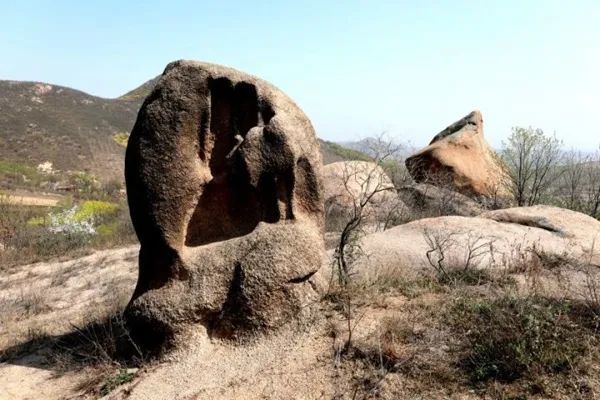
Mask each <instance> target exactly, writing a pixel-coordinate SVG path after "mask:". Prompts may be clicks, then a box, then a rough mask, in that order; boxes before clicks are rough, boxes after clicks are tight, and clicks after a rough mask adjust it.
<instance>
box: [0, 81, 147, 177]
mask: <svg viewBox="0 0 600 400" xmlns="http://www.w3.org/2000/svg"><path fill="white" fill-rule="evenodd" d="M142 101H143V97H134V98H132V99H104V98H100V97H95V96H92V95H89V94H87V93H84V92H81V91H78V90H74V89H70V88H66V87H62V86H55V85H49V84H46V83H39V82H14V81H0V159H2V160H3V161H13V162H19V163H24V164H29V165H37V164H39V163H42V162H45V161H50V162H52V163H53V164H54V167H55V168H57V169H61V170H85V171H89V172H91V173H93V174H94V175H97V176H99V177H100V178H102V179H104V180H106V179H109V178H117V177H121V176H122V172H121V170H122V168H123V157H124V154H125V151H124V150H125V149H124V147H123V146H122V145H120V144H118V143H117V141H115V139H114V138H115V135H117V134H119V133H126V132H129V131H130V130H131V128H132V126H133V123H134V122H135V118H136V115H137V112H138V109H139V108H140V105H141V103H142Z"/></svg>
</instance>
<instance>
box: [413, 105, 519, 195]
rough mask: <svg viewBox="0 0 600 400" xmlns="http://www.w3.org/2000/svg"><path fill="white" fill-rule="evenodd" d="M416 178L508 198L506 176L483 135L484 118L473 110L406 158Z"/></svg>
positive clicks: (476, 192) (458, 189)
mask: <svg viewBox="0 0 600 400" xmlns="http://www.w3.org/2000/svg"><path fill="white" fill-rule="evenodd" d="M406 167H407V168H408V171H409V172H410V174H411V176H412V177H413V179H414V180H415V181H416V182H418V183H421V182H425V183H431V184H434V185H436V186H442V187H449V188H452V189H454V190H457V191H459V192H461V193H463V194H465V195H469V196H485V197H494V198H496V197H501V198H504V197H507V196H508V191H507V189H506V175H505V174H504V172H503V170H502V168H501V167H500V164H499V162H498V161H497V160H496V158H495V156H494V153H493V151H492V150H491V149H490V147H489V145H488V144H487V143H486V141H485V139H484V137H483V119H482V117H481V113H480V112H479V111H473V112H472V113H470V114H469V115H467V116H466V117H464V118H462V119H461V120H459V121H457V122H455V123H453V124H452V125H450V126H448V127H447V128H446V129H444V130H443V131H441V132H440V133H438V134H437V135H436V136H435V137H434V138H433V140H432V141H431V143H429V146H427V147H425V148H423V149H422V150H420V151H418V152H417V153H415V154H413V155H412V156H410V157H409V158H407V159H406Z"/></svg>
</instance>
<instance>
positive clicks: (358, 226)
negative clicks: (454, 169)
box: [333, 137, 399, 349]
mask: <svg viewBox="0 0 600 400" xmlns="http://www.w3.org/2000/svg"><path fill="white" fill-rule="evenodd" d="M369 145H370V147H371V148H370V155H371V156H372V157H373V161H372V162H370V163H363V162H347V163H346V164H345V167H344V170H343V174H342V177H341V180H342V185H343V190H344V192H345V195H346V197H347V198H348V199H350V203H351V204H350V210H349V212H348V213H347V214H346V220H345V221H344V222H343V224H342V226H343V227H342V231H341V233H340V238H339V241H338V244H337V246H336V248H335V253H334V260H333V261H334V266H335V270H336V272H337V276H338V283H339V285H340V288H341V298H342V303H343V308H344V317H345V319H346V323H347V329H348V337H347V341H346V349H349V348H350V347H351V346H352V331H353V329H354V327H353V325H352V322H353V320H354V315H353V307H352V296H351V290H350V285H351V278H352V276H353V274H354V271H353V266H354V264H355V262H356V260H357V259H358V258H359V257H361V256H363V255H364V252H363V250H362V248H361V243H360V242H361V239H362V237H363V236H364V234H365V227H366V224H367V222H368V221H369V217H370V216H371V215H372V214H373V212H374V210H373V203H374V202H375V199H376V198H377V197H378V196H379V195H380V194H382V193H383V192H390V193H391V194H392V195H393V196H396V191H395V188H394V185H393V183H392V182H391V181H390V179H389V177H388V176H387V174H385V172H384V170H383V165H385V163H387V162H389V161H392V160H393V158H394V155H395V154H397V152H398V149H399V147H398V146H397V145H395V144H393V143H392V142H390V141H385V140H384V139H383V138H382V137H379V138H378V139H376V140H373V141H371V142H370V144H369Z"/></svg>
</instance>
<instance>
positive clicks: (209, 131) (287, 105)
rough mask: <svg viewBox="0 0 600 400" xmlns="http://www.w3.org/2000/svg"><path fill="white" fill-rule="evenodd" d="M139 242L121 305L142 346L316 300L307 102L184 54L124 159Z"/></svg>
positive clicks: (243, 330)
mask: <svg viewBox="0 0 600 400" xmlns="http://www.w3.org/2000/svg"><path fill="white" fill-rule="evenodd" d="M125 178H126V184H127V196H128V201H129V206H130V210H131V218H132V221H133V225H134V227H135V230H136V233H137V235H138V237H139V240H140V243H141V250H140V257H139V278H138V283H137V286H136V289H135V293H134V295H133V298H132V300H131V302H130V304H129V305H128V307H127V310H126V318H127V321H128V324H129V325H130V326H131V328H132V330H133V331H134V332H137V335H138V337H140V338H141V340H143V341H145V342H146V343H145V344H147V345H154V344H160V343H162V342H164V340H165V339H172V338H173V337H175V336H176V335H177V334H178V333H179V332H181V331H182V330H184V329H185V328H186V327H190V326H198V325H201V326H204V327H205V328H206V329H207V331H208V333H209V334H211V335H219V336H226V337H231V336H238V335H243V334H247V333H253V332H256V331H268V330H270V329H274V328H277V327H279V326H280V325H282V324H284V323H286V322H287V321H290V320H291V319H294V318H296V317H297V316H299V315H303V312H304V311H306V310H307V307H308V306H309V305H310V304H311V303H312V302H314V300H315V299H316V298H317V296H318V287H317V286H318V285H317V284H316V283H315V282H314V281H313V280H314V274H315V273H316V272H317V270H318V268H319V266H320V264H321V256H322V251H323V242H322V235H321V230H322V221H323V196H322V183H321V155H320V152H319V144H318V141H317V139H316V136H315V133H314V130H313V127H312V125H311V123H310V121H309V120H308V118H307V117H306V116H305V115H304V113H303V112H302V110H300V108H299V107H298V106H297V105H296V104H295V103H294V102H293V101H292V100H291V99H290V98H288V97H287V96H286V95H285V94H284V93H282V92H281V91H280V90H278V89H277V88H275V87H273V86H272V85H270V84H269V83H267V82H265V81H262V80H260V79H258V78H255V77H253V76H250V75H247V74H245V73H242V72H239V71H236V70H234V69H231V68H227V67H222V66H218V65H213V64H207V63H201V62H194V61H177V62H173V63H171V64H169V65H168V66H167V68H166V69H165V71H164V73H163V75H162V77H161V78H160V80H159V82H158V84H157V85H156V87H155V89H154V90H153V91H152V93H151V94H150V95H149V96H148V98H147V99H146V100H145V102H144V104H143V106H142V108H141V109H140V112H139V114H138V118H137V121H136V123H135V126H134V128H133V131H132V133H131V136H130V139H129V144H128V147H127V154H126V159H125Z"/></svg>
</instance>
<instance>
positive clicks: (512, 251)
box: [355, 206, 600, 277]
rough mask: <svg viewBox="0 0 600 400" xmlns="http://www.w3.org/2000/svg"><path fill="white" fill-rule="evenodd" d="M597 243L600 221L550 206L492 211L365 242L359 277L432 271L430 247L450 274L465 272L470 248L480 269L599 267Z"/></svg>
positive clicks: (415, 225) (420, 224) (430, 221)
mask: <svg viewBox="0 0 600 400" xmlns="http://www.w3.org/2000/svg"><path fill="white" fill-rule="evenodd" d="M599 238H600V221H597V220H596V219H594V218H592V217H589V216H587V215H585V214H581V213H578V212H575V211H571V210H567V209H562V208H557V207H550V206H533V207H521V208H510V209H504V210H496V211H488V212H485V213H483V214H481V215H480V216H478V217H460V216H446V217H437V218H426V219H421V220H417V221H413V222H410V223H408V224H404V225H400V226H396V227H394V228H391V229H388V230H386V231H384V232H377V233H373V234H371V235H368V236H366V237H365V238H364V240H363V242H362V248H363V250H364V251H365V252H366V253H368V254H369V257H368V259H365V260H364V263H363V264H361V265H358V266H356V268H355V271H357V272H358V273H359V274H360V275H364V276H369V275H370V276H374V275H378V274H383V275H387V274H391V275H395V276H404V277H407V276H410V275H411V274H415V273H418V272H419V271H423V270H428V271H432V267H431V266H430V262H429V260H428V258H427V252H428V251H430V250H433V252H432V253H431V256H432V259H433V261H434V262H437V260H438V259H439V256H440V254H439V251H437V250H434V249H433V246H432V243H431V242H432V241H433V242H436V241H437V243H438V244H440V245H441V247H443V252H444V260H443V261H442V262H443V265H444V266H445V267H446V268H453V267H454V268H461V267H464V265H465V260H466V258H467V255H468V251H469V247H471V249H474V248H476V247H479V250H477V251H476V253H477V254H479V256H478V257H476V259H475V260H473V264H472V266H473V267H479V268H492V269H497V270H506V269H510V268H519V267H525V268H529V267H530V266H531V265H529V264H528V261H530V260H531V259H532V258H535V257H542V258H544V259H545V260H559V261H561V260H562V261H565V262H574V263H579V262H580V263H582V264H583V263H589V264H592V265H597V266H598V265H600V251H599V250H598V246H597V244H596V243H597V242H598V239H599ZM428 240H429V242H428ZM488 244H489V246H488ZM490 246H491V247H490ZM523 264H525V265H523Z"/></svg>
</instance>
